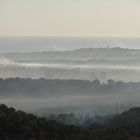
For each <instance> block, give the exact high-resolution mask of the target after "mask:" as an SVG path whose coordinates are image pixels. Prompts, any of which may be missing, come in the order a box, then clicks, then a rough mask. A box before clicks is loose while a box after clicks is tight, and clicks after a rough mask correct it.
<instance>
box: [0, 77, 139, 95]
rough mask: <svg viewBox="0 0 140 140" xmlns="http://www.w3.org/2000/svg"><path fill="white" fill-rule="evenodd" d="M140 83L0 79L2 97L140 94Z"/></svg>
mask: <svg viewBox="0 0 140 140" xmlns="http://www.w3.org/2000/svg"><path fill="white" fill-rule="evenodd" d="M139 91H140V82H122V81H113V80H111V79H110V80H108V82H107V83H101V82H100V81H99V80H94V81H88V80H87V81H85V80H58V79H55V80H50V79H44V78H41V79H30V78H27V79H23V78H8V79H0V96H1V97H10V96H13V97H14V96H16V95H24V96H29V97H30V96H31V97H32V96H34V97H36V96H42V95H44V96H45V95H46V96H55V95H56V96H57V95H78V94H79V95H95V94H96V95H106V94H119V93H120V94H126V93H127V94H130V95H132V94H133V93H139Z"/></svg>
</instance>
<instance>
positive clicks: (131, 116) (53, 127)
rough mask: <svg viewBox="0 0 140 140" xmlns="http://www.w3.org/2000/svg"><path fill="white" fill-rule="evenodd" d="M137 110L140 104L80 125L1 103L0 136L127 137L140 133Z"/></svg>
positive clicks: (5, 139)
mask: <svg viewBox="0 0 140 140" xmlns="http://www.w3.org/2000/svg"><path fill="white" fill-rule="evenodd" d="M139 114H140V108H132V109H130V110H128V111H126V112H124V113H122V114H118V115H114V117H113V118H112V119H110V120H109V123H107V124H104V125H103V124H97V123H94V124H91V126H90V127H89V128H82V127H81V128H80V127H77V126H73V125H64V124H62V123H58V122H56V121H53V120H47V119H45V118H39V117H36V116H34V115H33V114H27V113H25V112H23V111H20V110H15V109H14V108H12V107H10V108H8V107H7V106H6V105H3V104H1V105H0V140H17V139H18V140H45V139H47V140H71V139H73V140H94V139H96V140H129V138H131V137H140V133H139V132H140V119H139V118H140V115H139ZM113 120H115V122H117V123H116V124H115V123H114V122H113ZM126 122H127V123H126Z"/></svg>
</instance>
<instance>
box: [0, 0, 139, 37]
mask: <svg viewBox="0 0 140 140" xmlns="http://www.w3.org/2000/svg"><path fill="white" fill-rule="evenodd" d="M139 25H140V1H139V0H0V36H19V35H20V36H94V37H95V36H97V37H98V36H99V37H100V36H101V37H107V36H109V37H114V36H116V37H140V26H139Z"/></svg>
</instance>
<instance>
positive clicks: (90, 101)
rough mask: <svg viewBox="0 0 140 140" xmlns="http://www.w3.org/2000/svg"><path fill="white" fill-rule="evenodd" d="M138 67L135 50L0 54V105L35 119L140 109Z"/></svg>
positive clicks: (139, 68)
mask: <svg viewBox="0 0 140 140" xmlns="http://www.w3.org/2000/svg"><path fill="white" fill-rule="evenodd" d="M139 62H140V51H139V50H128V49H121V48H114V49H109V48H108V49H107V48H99V49H79V50H75V51H66V52H65V51H63V52H59V51H58V52H57V51H56V52H38V53H37V52H36V53H15V54H14V53H13V54H10V53H9V54H1V57H0V77H2V78H10V79H7V80H6V79H5V80H3V79H0V82H1V83H0V99H1V100H0V102H1V103H4V104H7V105H10V106H14V107H16V108H18V109H22V110H25V111H28V112H35V113H36V114H43V113H44V114H46V113H48V114H51V113H67V112H75V113H87V112H92V113H93V114H94V115H95V114H96V115H98V114H99V115H104V114H110V113H118V112H121V111H124V110H126V109H128V108H130V107H133V106H138V105H140V104H139V98H140V95H139V91H140V88H139V87H140V83H139V81H140V76H139V75H140V64H139ZM14 77H19V78H27V79H19V78H15V79H14ZM12 78H13V79H12ZM30 78H31V79H39V78H44V79H61V80H60V81H59V80H54V81H53V80H52V81H51V80H48V81H45V80H44V79H42V80H37V81H36V80H31V79H30ZM64 79H65V80H64ZM69 79H74V80H73V81H67V80H69ZM76 79H77V80H79V81H76ZM95 79H98V80H100V81H94V80H95ZM108 79H113V81H110V83H108V84H107V80H108ZM82 80H85V81H82ZM88 80H89V81H88ZM114 81H118V82H114ZM121 81H123V82H121ZM130 81H132V82H137V83H131V82H130ZM127 82H128V83H127ZM19 83H20V84H19ZM101 83H104V84H101ZM105 83H106V84H105ZM50 87H51V88H50Z"/></svg>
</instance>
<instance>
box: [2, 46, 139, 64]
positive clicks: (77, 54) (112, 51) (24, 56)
mask: <svg viewBox="0 0 140 140" xmlns="http://www.w3.org/2000/svg"><path fill="white" fill-rule="evenodd" d="M2 55H3V56H5V57H6V58H9V59H12V60H18V61H25V60H36V59H40V60H43V59H45V60H46V59H54V60H56V59H57V60H61V59H65V60H67V59H68V60H69V59H70V60H72V59H73V60H76V59H78V60H79V59H89V58H90V59H91V58H96V59H99V58H104V59H108V58H109V59H112V58H113V59H114V56H115V58H116V59H117V58H119V59H121V58H123V59H128V58H129V59H130V58H134V59H136V58H137V59H140V50H138V49H124V48H119V47H117V48H81V49H77V50H73V51H47V52H45V51H44V52H27V53H8V54H2Z"/></svg>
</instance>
